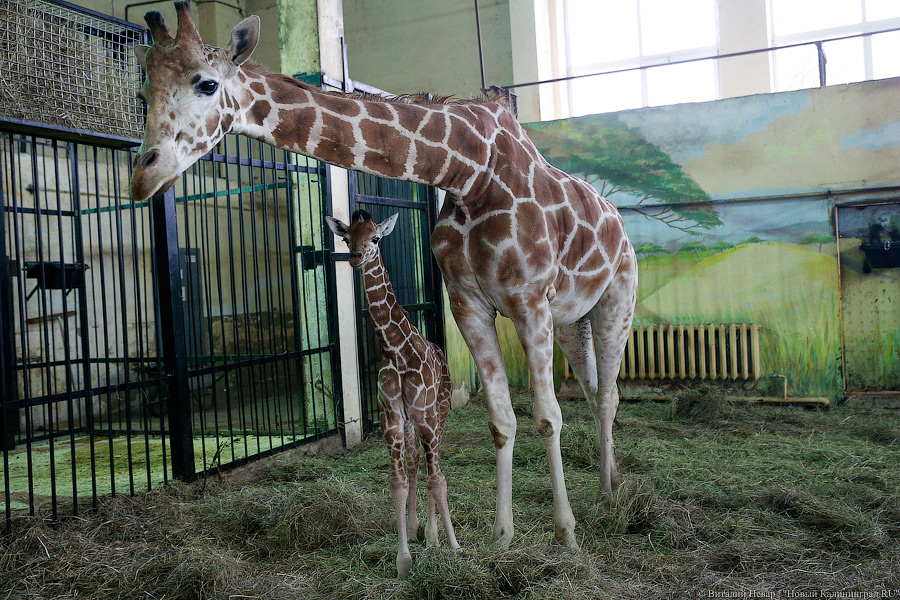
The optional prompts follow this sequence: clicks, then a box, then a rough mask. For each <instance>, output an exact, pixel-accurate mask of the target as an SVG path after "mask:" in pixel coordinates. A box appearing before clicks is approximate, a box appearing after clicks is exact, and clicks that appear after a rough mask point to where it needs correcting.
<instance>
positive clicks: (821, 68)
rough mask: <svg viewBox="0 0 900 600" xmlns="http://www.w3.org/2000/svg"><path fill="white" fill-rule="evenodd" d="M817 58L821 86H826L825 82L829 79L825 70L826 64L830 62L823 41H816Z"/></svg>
mask: <svg viewBox="0 0 900 600" xmlns="http://www.w3.org/2000/svg"><path fill="white" fill-rule="evenodd" d="M816 58H817V59H818V62H819V87H825V85H826V83H825V82H826V81H827V79H828V77H827V73H826V72H825V65H826V64H827V63H828V59H827V58H825V50H823V49H822V42H816Z"/></svg>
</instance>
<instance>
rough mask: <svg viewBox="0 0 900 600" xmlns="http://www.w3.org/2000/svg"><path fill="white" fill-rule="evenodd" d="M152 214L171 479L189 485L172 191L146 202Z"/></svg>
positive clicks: (187, 402)
mask: <svg viewBox="0 0 900 600" xmlns="http://www.w3.org/2000/svg"><path fill="white" fill-rule="evenodd" d="M150 203H151V206H152V212H153V237H154V240H155V244H154V252H155V254H156V261H155V267H156V269H157V277H156V279H157V281H158V285H159V289H158V290H157V292H158V295H159V322H160V329H161V331H162V362H163V370H164V371H165V373H166V375H168V378H169V383H168V386H167V394H166V400H167V404H168V416H169V442H170V444H171V449H172V476H173V477H175V478H176V479H180V480H181V481H193V480H194V479H195V478H196V476H197V474H196V470H195V468H194V437H193V431H192V428H191V395H190V390H189V389H188V368H187V344H186V338H185V332H184V302H183V298H182V293H183V292H182V283H181V267H180V265H179V260H178V256H179V254H178V221H177V218H176V212H175V189H174V187H173V188H170V189H169V191H168V192H166V193H165V194H157V195H155V196H153V198H152V199H151V200H150Z"/></svg>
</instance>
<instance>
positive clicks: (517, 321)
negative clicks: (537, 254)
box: [510, 299, 578, 550]
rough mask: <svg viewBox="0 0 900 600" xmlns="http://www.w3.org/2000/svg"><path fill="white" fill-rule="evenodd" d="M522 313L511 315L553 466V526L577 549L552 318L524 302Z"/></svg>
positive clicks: (542, 306) (540, 305) (544, 307)
mask: <svg viewBox="0 0 900 600" xmlns="http://www.w3.org/2000/svg"><path fill="white" fill-rule="evenodd" d="M515 307H516V308H519V309H520V311H521V312H519V314H515V313H513V311H510V318H511V319H512V320H513V324H514V325H515V327H516V332H517V333H518V336H519V341H521V342H522V347H523V348H524V349H525V357H526V359H527V361H528V370H529V371H530V373H531V384H532V387H533V388H534V422H535V425H536V426H537V430H538V433H539V434H540V436H541V439H542V440H543V442H544V447H545V448H546V450H547V461H548V462H549V464H550V481H551V483H552V486H553V524H554V533H555V535H556V539H557V541H558V542H559V543H561V544H564V545H565V546H568V547H569V548H572V549H576V550H577V549H578V543H577V542H576V541H575V516H574V515H573V514H572V508H571V507H570V506H569V498H568V494H567V493H566V482H565V478H564V476H563V465H562V452H561V451H560V448H559V433H560V430H561V428H562V413H561V412H560V410H559V403H558V402H557V400H556V392H555V391H554V389H553V318H552V316H551V315H550V307H549V305H548V303H547V301H546V299H543V301H542V302H529V301H528V300H527V299H523V300H522V301H521V302H517V303H516V304H515Z"/></svg>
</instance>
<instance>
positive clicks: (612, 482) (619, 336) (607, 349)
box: [585, 255, 637, 494]
mask: <svg viewBox="0 0 900 600" xmlns="http://www.w3.org/2000/svg"><path fill="white" fill-rule="evenodd" d="M636 290H637V264H636V262H635V260H634V255H631V256H630V258H628V259H626V260H624V261H623V262H622V263H621V264H620V265H619V269H618V270H617V271H616V274H615V275H614V276H613V279H612V281H611V282H610V284H609V287H608V288H607V289H606V291H605V292H604V293H603V296H601V298H600V301H599V302H597V305H596V306H594V308H592V309H591V311H590V313H589V314H590V320H591V329H592V330H593V333H594V349H595V354H596V357H597V358H596V361H597V393H596V394H595V395H591V394H588V396H587V397H588V402H590V404H591V410H592V411H593V413H594V420H595V421H596V423H597V431H598V432H599V434H600V464H601V466H600V489H601V490H602V491H603V492H604V493H606V494H612V493H614V492H615V491H616V489H618V487H619V485H620V484H621V483H622V475H621V474H620V472H619V465H618V461H617V460H616V451H615V447H614V446H613V438H612V426H613V420H615V418H616V409H617V408H618V406H619V390H618V387H617V386H616V378H617V377H618V376H619V367H620V366H621V364H622V354H623V353H624V351H625V343H626V342H627V341H628V335H629V333H630V332H631V322H632V318H633V317H634V300H635V293H636ZM585 392H587V390H585Z"/></svg>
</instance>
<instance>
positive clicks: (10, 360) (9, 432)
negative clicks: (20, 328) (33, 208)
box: [0, 205, 19, 473]
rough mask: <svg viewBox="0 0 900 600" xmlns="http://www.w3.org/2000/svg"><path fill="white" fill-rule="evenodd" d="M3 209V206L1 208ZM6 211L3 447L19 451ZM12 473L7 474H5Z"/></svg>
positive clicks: (0, 230)
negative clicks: (17, 445) (17, 443)
mask: <svg viewBox="0 0 900 600" xmlns="http://www.w3.org/2000/svg"><path fill="white" fill-rule="evenodd" d="M0 207H2V205H0ZM5 222H6V213H5V211H3V212H0V244H2V246H0V382H2V386H0V388H2V396H0V441H2V444H0V447H2V449H3V450H12V449H13V448H15V447H16V433H17V432H18V429H19V418H18V417H19V411H18V409H17V408H16V404H17V403H18V398H17V395H18V386H17V385H16V369H15V358H14V357H15V344H14V341H13V340H14V338H13V336H14V335H15V333H14V332H13V311H12V280H11V278H10V269H9V259H8V258H7V256H6V237H5V233H6V232H5V231H4V224H5ZM6 472H7V473H8V472H9V471H8V470H7V471H6Z"/></svg>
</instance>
